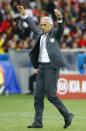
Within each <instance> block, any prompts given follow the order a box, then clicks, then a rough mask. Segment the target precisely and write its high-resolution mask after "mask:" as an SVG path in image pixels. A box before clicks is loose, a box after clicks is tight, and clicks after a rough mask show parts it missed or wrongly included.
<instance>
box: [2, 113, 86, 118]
mask: <svg viewBox="0 0 86 131" xmlns="http://www.w3.org/2000/svg"><path fill="white" fill-rule="evenodd" d="M9 116H10V117H28V118H32V117H33V116H34V113H32V112H22V113H15V112H9V113H7V112H4V113H3V112H2V113H1V112H0V117H9ZM43 117H44V118H55V117H57V119H58V118H61V117H60V115H59V116H58V115H57V116H56V115H55V116H54V115H47V114H44V115H43ZM74 119H86V116H85V115H79V116H78V115H75V117H74Z"/></svg>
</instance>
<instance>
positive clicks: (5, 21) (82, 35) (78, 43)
mask: <svg viewBox="0 0 86 131" xmlns="http://www.w3.org/2000/svg"><path fill="white" fill-rule="evenodd" d="M22 4H23V6H24V7H25V9H26V13H27V14H28V16H30V17H32V18H33V20H34V21H35V23H36V24H37V25H38V26H39V21H40V17H41V16H51V17H52V18H53V21H54V26H58V25H57V20H56V16H55V14H54V9H55V8H57V9H59V10H60V11H61V12H62V14H63V19H64V37H63V39H62V44H61V48H62V49H65V48H84V47H86V0H0V53H4V52H8V51H9V50H10V49H16V50H21V49H29V48H32V47H33V46H34V41H35V36H34V35H33V32H31V30H30V28H29V27H28V25H27V24H26V23H25V22H24V21H23V20H22V19H21V16H20V14H19V12H18V10H17V5H22Z"/></svg>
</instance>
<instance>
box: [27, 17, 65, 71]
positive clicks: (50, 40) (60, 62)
mask: <svg viewBox="0 0 86 131" xmlns="http://www.w3.org/2000/svg"><path fill="white" fill-rule="evenodd" d="M25 21H26V22H27V24H28V25H29V27H30V29H31V30H32V31H33V32H34V33H35V35H36V43H35V46H34V47H33V49H32V50H31V52H30V54H29V55H30V59H31V62H32V64H33V67H34V68H35V69H37V68H38V65H39V63H38V57H39V49H40V37H41V35H42V34H43V32H42V31H41V29H40V28H38V27H37V26H36V24H35V23H34V21H33V20H32V18H30V17H28V18H27V19H26V20H25ZM63 30H64V27H63V22H62V23H59V24H58V27H56V28H53V29H52V30H51V31H50V32H49V33H48V35H47V38H46V42H47V44H46V49H47V52H48V55H49V58H50V62H51V65H52V66H53V67H54V68H55V69H57V68H60V67H65V66H66V60H65V58H64V55H63V54H62V52H61V50H60V47H59V46H60V43H61V38H62V34H63Z"/></svg>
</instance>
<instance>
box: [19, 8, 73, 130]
mask: <svg viewBox="0 0 86 131" xmlns="http://www.w3.org/2000/svg"><path fill="white" fill-rule="evenodd" d="M17 9H18V10H19V11H20V13H21V15H22V16H23V19H25V22H27V24H28V26H29V28H30V29H31V30H32V31H33V32H34V34H35V35H36V44H35V46H34V48H33V49H32V51H31V52H30V58H31V61H32V64H33V67H34V68H36V69H37V68H38V73H37V78H36V90H35V95H34V108H35V116H34V122H33V123H32V125H29V126H28V128H42V127H43V124H42V115H43V109H44V96H45V94H46V96H47V98H48V100H49V101H50V102H51V103H52V104H53V105H54V106H55V107H56V108H57V109H58V110H59V112H60V113H61V115H62V116H63V117H64V121H65V124H64V127H63V128H67V127H68V126H69V125H70V124H71V122H72V119H73V114H72V113H69V111H68V110H67V108H66V107H65V106H64V104H63V103H62V102H61V101H60V99H59V98H58V97H57V96H56V91H57V87H56V83H57V79H58V78H59V72H60V68H61V67H64V66H65V65H66V62H65V59H64V56H63V54H62V53H61V51H60V48H59V45H60V43H61V38H62V34H63V20H62V14H61V12H60V11H58V10H57V9H55V10H54V12H55V15H56V17H57V22H58V27H56V28H53V21H52V19H51V18H50V17H42V18H41V20H40V26H41V29H40V28H38V27H37V26H36V25H35V23H34V21H33V20H32V18H30V17H29V16H26V13H25V9H24V7H23V6H18V7H17Z"/></svg>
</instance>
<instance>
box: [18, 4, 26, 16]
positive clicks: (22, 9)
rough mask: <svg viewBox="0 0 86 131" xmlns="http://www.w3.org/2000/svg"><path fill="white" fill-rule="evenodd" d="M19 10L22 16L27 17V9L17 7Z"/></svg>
mask: <svg viewBox="0 0 86 131" xmlns="http://www.w3.org/2000/svg"><path fill="white" fill-rule="evenodd" d="M17 10H18V11H19V12H20V14H21V15H23V16H25V15H26V13H25V9H24V7H23V6H19V5H18V6H17Z"/></svg>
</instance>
